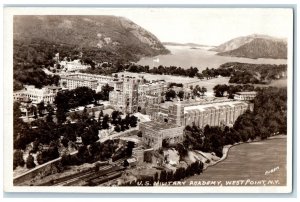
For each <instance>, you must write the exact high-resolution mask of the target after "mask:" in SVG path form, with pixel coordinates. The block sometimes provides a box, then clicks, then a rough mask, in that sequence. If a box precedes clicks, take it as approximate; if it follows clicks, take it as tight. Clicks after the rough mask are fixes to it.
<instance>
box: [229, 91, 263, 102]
mask: <svg viewBox="0 0 300 202" xmlns="http://www.w3.org/2000/svg"><path fill="white" fill-rule="evenodd" d="M256 94H257V93H256V92H255V91H249V92H237V93H235V94H234V99H236V100H253V99H254V98H255V97H256Z"/></svg>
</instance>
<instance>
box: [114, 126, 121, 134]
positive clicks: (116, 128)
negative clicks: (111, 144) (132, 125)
mask: <svg viewBox="0 0 300 202" xmlns="http://www.w3.org/2000/svg"><path fill="white" fill-rule="evenodd" d="M115 131H116V132H117V133H118V132H120V131H121V128H120V125H119V124H117V125H116V127H115Z"/></svg>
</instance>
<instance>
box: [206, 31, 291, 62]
mask: <svg viewBox="0 0 300 202" xmlns="http://www.w3.org/2000/svg"><path fill="white" fill-rule="evenodd" d="M210 50H211V51H216V52H218V53H217V55H222V56H234V57H246V58H253V59H256V58H273V59H286V58H287V42H286V40H285V39H280V38H275V37H271V36H268V35H259V34H253V35H249V36H242V37H237V38H234V39H231V40H229V41H227V42H225V43H223V44H221V45H219V46H217V47H215V48H213V49H210Z"/></svg>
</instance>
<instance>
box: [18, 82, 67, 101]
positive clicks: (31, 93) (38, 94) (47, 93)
mask: <svg viewBox="0 0 300 202" xmlns="http://www.w3.org/2000/svg"><path fill="white" fill-rule="evenodd" d="M59 90H61V88H60V87H56V86H45V87H43V88H41V89H39V88H35V86H33V85H25V86H24V89H23V90H20V91H15V92H14V94H13V97H14V101H20V102H22V101H24V100H26V101H28V100H30V101H31V102H32V103H33V104H37V103H40V102H42V101H44V103H45V104H47V103H49V104H52V103H53V102H54V99H55V96H56V94H57V92H58V91H59Z"/></svg>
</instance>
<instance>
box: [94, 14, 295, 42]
mask: <svg viewBox="0 0 300 202" xmlns="http://www.w3.org/2000/svg"><path fill="white" fill-rule="evenodd" d="M97 13H98V14H103V15H105V14H106V15H116V16H123V17H126V18H128V19H130V20H132V21H133V22H135V23H136V24H138V25H140V26H142V27H143V28H145V29H146V30H148V31H150V32H151V33H153V34H154V35H155V36H156V37H157V38H158V39H159V40H160V41H162V42H178V43H188V42H191V43H199V44H204V45H220V44H221V43H224V42H226V41H228V40H230V39H233V38H235V37H239V36H246V35H251V34H266V35H270V36H274V37H279V38H288V37H289V36H290V33H292V25H293V21H292V19H293V14H292V10H291V9H282V8H281V9H274V8H273V9H271V8H259V9H257V8H136V9H133V8H118V9H101V11H99V12H97Z"/></svg>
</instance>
